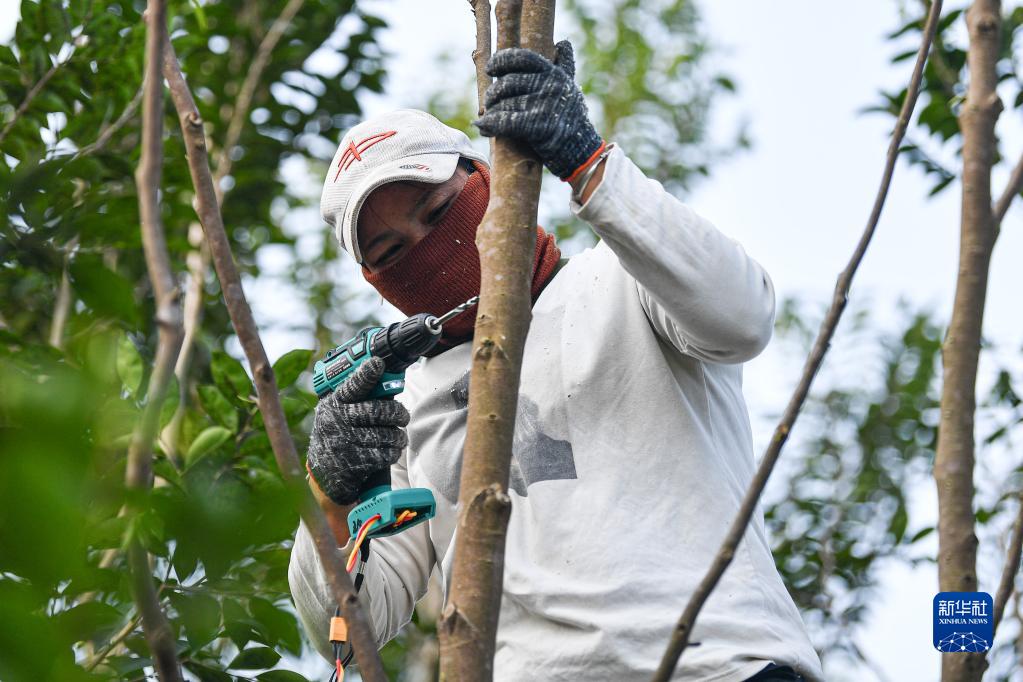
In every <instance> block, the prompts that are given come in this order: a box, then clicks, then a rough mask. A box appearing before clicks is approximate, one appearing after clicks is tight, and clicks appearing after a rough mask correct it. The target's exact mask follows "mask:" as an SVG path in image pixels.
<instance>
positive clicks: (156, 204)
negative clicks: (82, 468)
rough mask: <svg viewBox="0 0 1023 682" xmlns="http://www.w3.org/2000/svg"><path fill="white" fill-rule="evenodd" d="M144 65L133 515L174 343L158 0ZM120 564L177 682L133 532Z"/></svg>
mask: <svg viewBox="0 0 1023 682" xmlns="http://www.w3.org/2000/svg"><path fill="white" fill-rule="evenodd" d="M146 22H147V24H148V26H147V30H146V62H145V72H146V77H145V81H144V82H145V94H144V95H143V101H142V154H141V158H140V159H139V165H138V169H137V170H136V171H135V184H136V185H137V187H138V195H139V214H140V216H141V219H142V248H143V250H144V252H145V257H146V269H147V270H148V272H149V279H150V281H151V282H152V286H153V295H154V297H155V299H156V324H157V327H158V330H159V339H158V342H157V347H156V359H155V361H154V364H153V373H152V376H151V377H150V380H149V389H148V393H147V397H146V407H145V409H144V410H143V412H142V418H141V419H140V420H139V423H138V425H137V426H136V428H135V431H134V432H133V433H132V439H131V445H130V446H129V447H128V464H127V470H126V472H125V484H126V486H127V488H128V489H129V490H132V491H135V494H136V497H135V498H134V499H132V500H131V501H130V505H131V508H132V511H133V512H134V513H135V518H138V514H139V513H140V512H141V511H142V507H141V502H142V493H146V492H148V490H149V488H150V487H151V486H152V483H153V480H152V479H153V471H152V465H153V461H152V460H153V440H154V439H155V437H156V432H157V429H158V428H159V424H160V406H161V405H162V404H163V400H164V397H165V395H166V393H167V384H168V383H169V381H170V377H171V376H172V372H173V368H174V359H175V358H176V357H177V355H178V348H179V347H180V346H181V309H180V307H179V306H178V290H177V287H176V286H175V284H174V275H173V272H172V271H171V266H170V256H169V255H168V253H167V241H166V238H165V236H164V232H163V223H162V221H161V219H160V199H159V191H160V181H161V166H162V163H163V78H161V76H160V67H161V63H162V59H161V49H162V46H163V43H164V41H165V40H166V35H167V8H166V6H165V5H164V2H163V0H149V2H148V6H147V9H146ZM128 565H129V567H130V571H131V583H132V592H133V593H134V596H135V603H136V605H137V607H138V612H139V613H140V614H142V629H143V631H144V632H145V636H146V643H147V644H148V645H149V649H150V651H151V652H152V653H153V663H154V667H155V668H156V671H157V672H158V673H159V675H160V679H161V680H164V681H167V680H181V679H182V677H181V664H180V663H179V662H178V657H177V649H176V646H175V641H174V634H173V631H172V630H171V628H170V624H169V623H168V622H167V617H166V616H165V615H164V613H163V610H162V609H161V608H160V601H159V598H158V597H157V594H156V589H155V588H154V587H153V575H152V570H151V568H150V565H149V554H148V552H146V550H145V549H144V548H143V547H142V544H141V542H140V541H139V539H138V537H137V536H136V535H135V534H134V533H133V534H132V536H131V537H130V539H129V541H128Z"/></svg>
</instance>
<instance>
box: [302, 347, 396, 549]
mask: <svg viewBox="0 0 1023 682" xmlns="http://www.w3.org/2000/svg"><path fill="white" fill-rule="evenodd" d="M383 374H384V361H383V360H381V359H380V358H370V359H369V360H367V361H366V362H364V363H362V365H361V366H360V367H359V368H358V369H357V370H355V373H353V374H352V376H350V377H348V379H346V380H345V382H344V383H343V384H341V385H340V386H338V387H337V388H336V389H335V390H334V392H333V393H330V394H329V395H326V396H324V397H323V398H321V399H320V402H319V403H317V405H316V413H315V416H314V418H313V433H312V436H311V437H310V439H309V457H308V459H307V460H306V468H307V469H308V470H309V473H310V474H311V479H310V486H311V487H312V489H313V493H314V494H315V496H316V499H317V502H318V503H319V504H320V507H321V508H323V510H324V511H325V512H326V513H327V518H328V520H329V521H330V525H331V528H332V529H333V530H334V535H335V536H336V537H337V541H338V544H339V545H342V546H343V545H344V544H346V543H347V542H348V536H349V532H348V523H347V517H348V511H349V510H350V509H351V507H352V506H353V505H354V504H355V503H356V502H357V501H358V499H359V492H360V489H361V488H362V485H363V484H364V483H365V482H366V479H368V478H369V477H370V475H371V474H374V473H376V472H377V471H381V470H383V469H387V468H388V467H390V466H391V465H392V464H394V463H395V462H397V461H398V458H399V457H401V451H402V448H404V447H405V445H406V444H407V443H408V436H406V434H405V430H404V429H403V428H402V427H404V426H406V425H408V421H409V413H408V410H406V409H405V406H404V405H402V404H401V403H399V402H398V401H397V400H367V399H366V396H368V395H369V394H370V393H371V392H372V391H373V387H374V386H376V385H377V383H378V382H379V381H380V377H381V376H382V375H383Z"/></svg>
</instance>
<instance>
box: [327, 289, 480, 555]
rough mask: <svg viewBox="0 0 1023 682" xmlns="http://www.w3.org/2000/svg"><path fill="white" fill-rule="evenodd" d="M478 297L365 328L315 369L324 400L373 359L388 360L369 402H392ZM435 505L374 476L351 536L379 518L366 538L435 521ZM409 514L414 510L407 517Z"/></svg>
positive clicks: (355, 512)
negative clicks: (447, 327)
mask: <svg viewBox="0 0 1023 682" xmlns="http://www.w3.org/2000/svg"><path fill="white" fill-rule="evenodd" d="M478 300H479V297H478V296H474V297H473V298H470V299H469V300H468V301H466V302H465V303H463V304H461V305H459V306H458V307H456V308H454V309H453V310H451V311H449V312H447V313H445V314H443V315H441V316H440V317H435V316H434V315H430V314H428V313H419V314H418V315H413V316H412V317H409V318H407V319H405V320H402V321H401V322H395V323H394V324H391V325H389V326H387V327H367V328H366V329H363V330H362V331H360V332H359V333H358V334H356V335H355V337H354V338H352V339H351V340H349V341H346V342H345V343H343V344H341V345H340V346H337V347H336V348H332V349H330V350H329V351H327V354H326V356H324V358H323V359H322V360H320V361H318V362H317V363H316V364H315V365H314V366H313V389H314V390H315V391H316V395H318V396H320V397H321V398H322V397H323V396H325V395H327V394H328V393H330V392H331V391H333V390H334V389H335V388H337V387H338V386H340V385H341V384H342V383H343V382H344V381H345V379H347V378H348V377H349V376H351V375H352V373H353V372H355V370H356V369H358V368H359V365H361V364H362V363H364V362H366V361H367V360H369V359H370V358H381V359H383V361H384V366H385V369H384V375H383V376H382V377H381V378H380V383H378V384H377V386H376V387H375V388H374V389H373V391H372V392H371V393H370V394H369V396H368V398H377V399H392V398H393V397H394V396H396V395H398V394H399V393H401V392H402V391H403V390H405V370H406V369H408V368H409V367H410V366H411V365H413V364H414V363H415V362H416V361H417V360H418V359H419V358H421V357H422V356H423V355H424V354H425V353H427V352H429V351H430V350H432V349H433V347H434V346H436V345H437V342H438V341H439V340H440V334H441V331H442V328H443V325H444V323H445V322H447V321H448V320H450V319H452V318H454V317H456V316H457V315H459V314H461V313H463V312H465V311H466V310H468V309H469V308H471V307H472V306H474V305H476V302H477V301H478ZM435 511H436V502H435V501H434V499H433V493H432V492H430V491H429V490H428V489H426V488H404V489H401V490H392V489H391V470H390V469H389V468H386V469H383V470H381V471H378V472H375V473H374V474H373V475H371V476H370V477H369V479H367V480H366V482H365V483H364V484H363V486H362V490H361V491H360V492H359V504H358V505H357V506H356V507H355V508H354V509H352V511H351V512H349V514H348V527H349V531H350V532H351V534H352V536H353V537H354V536H355V534H356V533H357V532H358V531H359V529H360V528H362V525H363V524H364V523H365V522H366V521H368V520H369V519H371V518H372V517H373V516H375V515H376V514H379V515H380V521H379V522H378V523H376V524H375V525H374V526H373V529H372V530H371V531H370V532H369V534H368V536H367V537H370V538H374V537H384V536H387V535H394V534H395V533H397V532H399V531H402V530H405V529H407V528H411V527H412V526H414V525H416V524H419V523H422V522H423V521H426V520H427V519H430V518H433V515H434V512H435ZM405 512H410V514H409V513H405Z"/></svg>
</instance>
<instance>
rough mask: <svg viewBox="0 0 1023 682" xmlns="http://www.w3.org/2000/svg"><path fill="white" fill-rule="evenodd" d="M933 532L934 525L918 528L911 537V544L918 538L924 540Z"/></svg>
mask: <svg viewBox="0 0 1023 682" xmlns="http://www.w3.org/2000/svg"><path fill="white" fill-rule="evenodd" d="M933 532H934V526H927V527H926V528H921V529H920V530H918V531H917V532H916V533H914V534H913V537H911V538H910V539H909V544H913V543H914V542H917V541H918V540H923V539H924V538H925V537H927V536H928V535H930V534H931V533H933Z"/></svg>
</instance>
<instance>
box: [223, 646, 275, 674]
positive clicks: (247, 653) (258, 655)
mask: <svg viewBox="0 0 1023 682" xmlns="http://www.w3.org/2000/svg"><path fill="white" fill-rule="evenodd" d="M279 660H281V655H280V654H279V653H277V652H276V651H274V650H273V649H271V648H269V647H265V646H258V647H253V648H251V649H245V650H243V651H241V652H239V654H238V655H237V656H235V657H234V660H233V661H231V664H230V665H229V666H227V667H228V668H235V669H239V670H254V669H257V668H270V667H272V666H275V665H277V661H279Z"/></svg>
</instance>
